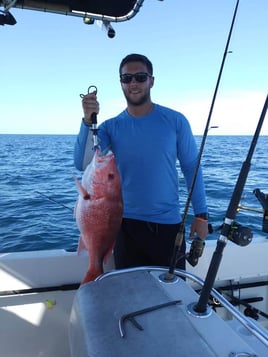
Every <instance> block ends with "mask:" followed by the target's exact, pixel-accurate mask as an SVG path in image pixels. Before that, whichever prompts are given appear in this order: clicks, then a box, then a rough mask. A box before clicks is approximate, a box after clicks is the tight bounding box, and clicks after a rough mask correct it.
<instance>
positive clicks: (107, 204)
mask: <svg viewBox="0 0 268 357" xmlns="http://www.w3.org/2000/svg"><path fill="white" fill-rule="evenodd" d="M75 182H76V185H77V188H78V193H79V196H78V200H77V202H76V206H75V210H74V215H75V219H76V224H77V227H78V229H79V231H80V239H79V244H78V253H80V252H81V251H82V250H87V251H88V254H89V267H88V271H87V273H86V275H85V277H84V279H83V281H82V284H85V283H87V282H89V281H92V280H95V279H96V278H97V277H98V276H99V275H101V274H102V273H103V262H106V261H107V259H108V258H109V256H110V255H111V254H112V250H113V247H114V244H115V239H116V236H117V233H118V232H119V229H120V225H121V221H122V211H123V204H122V194H121V183H120V177H119V173H118V170H117V167H116V163H115V158H114V155H113V154H112V153H110V154H108V155H104V156H101V155H100V150H99V149H97V150H96V152H95V154H94V156H93V159H92V161H91V162H90V164H89V165H88V166H87V168H86V170H85V172H84V174H83V177H82V183H80V181H79V180H78V179H77V178H76V177H75Z"/></svg>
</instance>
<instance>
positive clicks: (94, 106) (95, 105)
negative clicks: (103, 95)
mask: <svg viewBox="0 0 268 357" xmlns="http://www.w3.org/2000/svg"><path fill="white" fill-rule="evenodd" d="M82 107H83V111H84V121H85V123H86V124H87V125H89V124H91V115H92V114H93V113H96V114H98V113H99V102H98V101H97V94H96V92H92V93H89V94H86V95H85V96H84V97H83V99H82Z"/></svg>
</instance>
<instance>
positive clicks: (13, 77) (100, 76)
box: [0, 0, 268, 135]
mask: <svg viewBox="0 0 268 357" xmlns="http://www.w3.org/2000/svg"><path fill="white" fill-rule="evenodd" d="M235 4H236V0H224V1H222V0H216V1H215V0H202V1H201V0H187V1H185V0H164V1H157V0H145V1H144V5H143V7H142V8H141V9H140V12H139V13H138V14H137V15H136V16H135V17H134V18H133V19H132V20H130V21H126V22H123V23H115V24H114V25H113V27H114V29H115V30H116V37H115V38H113V39H109V38H108V37H107V36H106V33H105V32H104V31H103V30H102V29H100V27H98V26H97V25H92V26H86V25H84V24H83V21H82V18H78V17H71V16H63V15H56V14H48V13H43V12H37V11H29V10H20V9H12V10H11V13H12V14H13V15H14V17H15V18H16V20H17V24H16V25H15V26H0V38H1V77H0V84H1V86H0V88H1V93H0V101H1V109H0V113H1V114H0V133H27V134H29V133H38V134H39V133H48V134H58V133H59V134H76V133H77V132H78V129H79V126H80V120H81V117H82V110H81V99H80V97H79V94H80V93H85V92H86V90H87V87H88V86H89V85H91V84H94V85H96V86H97V87H98V100H99V102H100V105H101V112H100V114H99V117H98V120H99V122H101V121H103V120H104V119H106V118H109V117H112V116H114V115H116V114H117V113H118V112H120V111H121V110H123V109H124V108H125V100H124V97H123V94H122V92H121V88H120V84H119V81H118V65H119V63H120V61H121V59H122V58H123V57H124V56H125V55H127V54H129V53H132V52H138V53H143V54H145V55H147V56H148V57H149V58H150V59H151V61H152V62H153V65H154V75H155V86H154V88H153V89H152V99H153V101H154V102H158V103H159V104H162V105H166V106H170V107H172V108H174V109H176V110H178V111H181V112H182V113H184V114H185V115H186V117H187V118H188V119H189V121H190V123H191V126H192V128H193V132H194V134H203V131H204V128H205V125H206V120H207V117H208V113H209V108H210V104H211V100H212V95H213V93H214V88H215V84H216V80H217V77H218V73H219V68H220V64H221V61H222V56H223V51H224V48H225V44H226V40H227V36H228V32H229V29H230V24H231V20H232V16H233V11H234V7H235ZM267 18H268V1H267V0H254V1H252V0H240V5H239V9H238V14H237V18H236V22H235V26H234V31H233V36H232V40H231V43H230V47H229V49H230V51H232V53H230V54H228V56H227V59H226V63H225V67H224V71H223V76H222V80H221V84H220V88H219V92H218V97H217V100H216V104H215V109H214V111H213V116H212V120H211V125H218V126H219V128H218V129H214V130H213V132H212V131H211V134H215V135H216V134H228V135H229V134H230V135H233V134H234V135H240V134H241V135H244V134H248V135H251V134H252V133H253V132H254V131H255V127H256V124H257V121H258V119H259V116H260V113H261V110H262V107H263V104H264V100H265V97H266V93H267V88H268V45H267V44H268V42H267V41H268V40H267V39H268V22H267ZM267 121H268V118H266V120H265V123H264V125H263V129H262V134H263V135H268V123H267Z"/></svg>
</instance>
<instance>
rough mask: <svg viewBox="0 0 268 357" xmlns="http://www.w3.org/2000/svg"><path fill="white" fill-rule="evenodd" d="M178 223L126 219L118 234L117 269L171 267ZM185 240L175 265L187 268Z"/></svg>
mask: <svg viewBox="0 0 268 357" xmlns="http://www.w3.org/2000/svg"><path fill="white" fill-rule="evenodd" d="M179 228H180V223H178V224H159V223H152V222H145V221H139V220H135V219H129V218H124V219H123V221H122V225H121V229H120V232H119V234H118V237H117V240H116V244H115V248H114V259H115V267H116V268H117V269H123V268H130V267H137V266H148V265H151V266H170V262H171V258H172V256H173V251H174V243H175V238H176V235H177V233H178V231H179ZM185 249H186V245H185V240H184V239H183V242H182V245H181V249H180V253H179V255H178V261H177V264H176V267H177V268H179V269H185Z"/></svg>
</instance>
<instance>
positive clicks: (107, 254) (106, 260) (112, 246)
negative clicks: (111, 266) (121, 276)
mask: <svg viewBox="0 0 268 357" xmlns="http://www.w3.org/2000/svg"><path fill="white" fill-rule="evenodd" d="M114 246H115V242H113V244H112V245H111V247H110V248H109V250H108V251H107V253H106V254H105V256H104V258H103V263H104V264H106V263H107V262H108V260H109V258H110V256H111V255H112V253H113V249H114Z"/></svg>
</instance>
